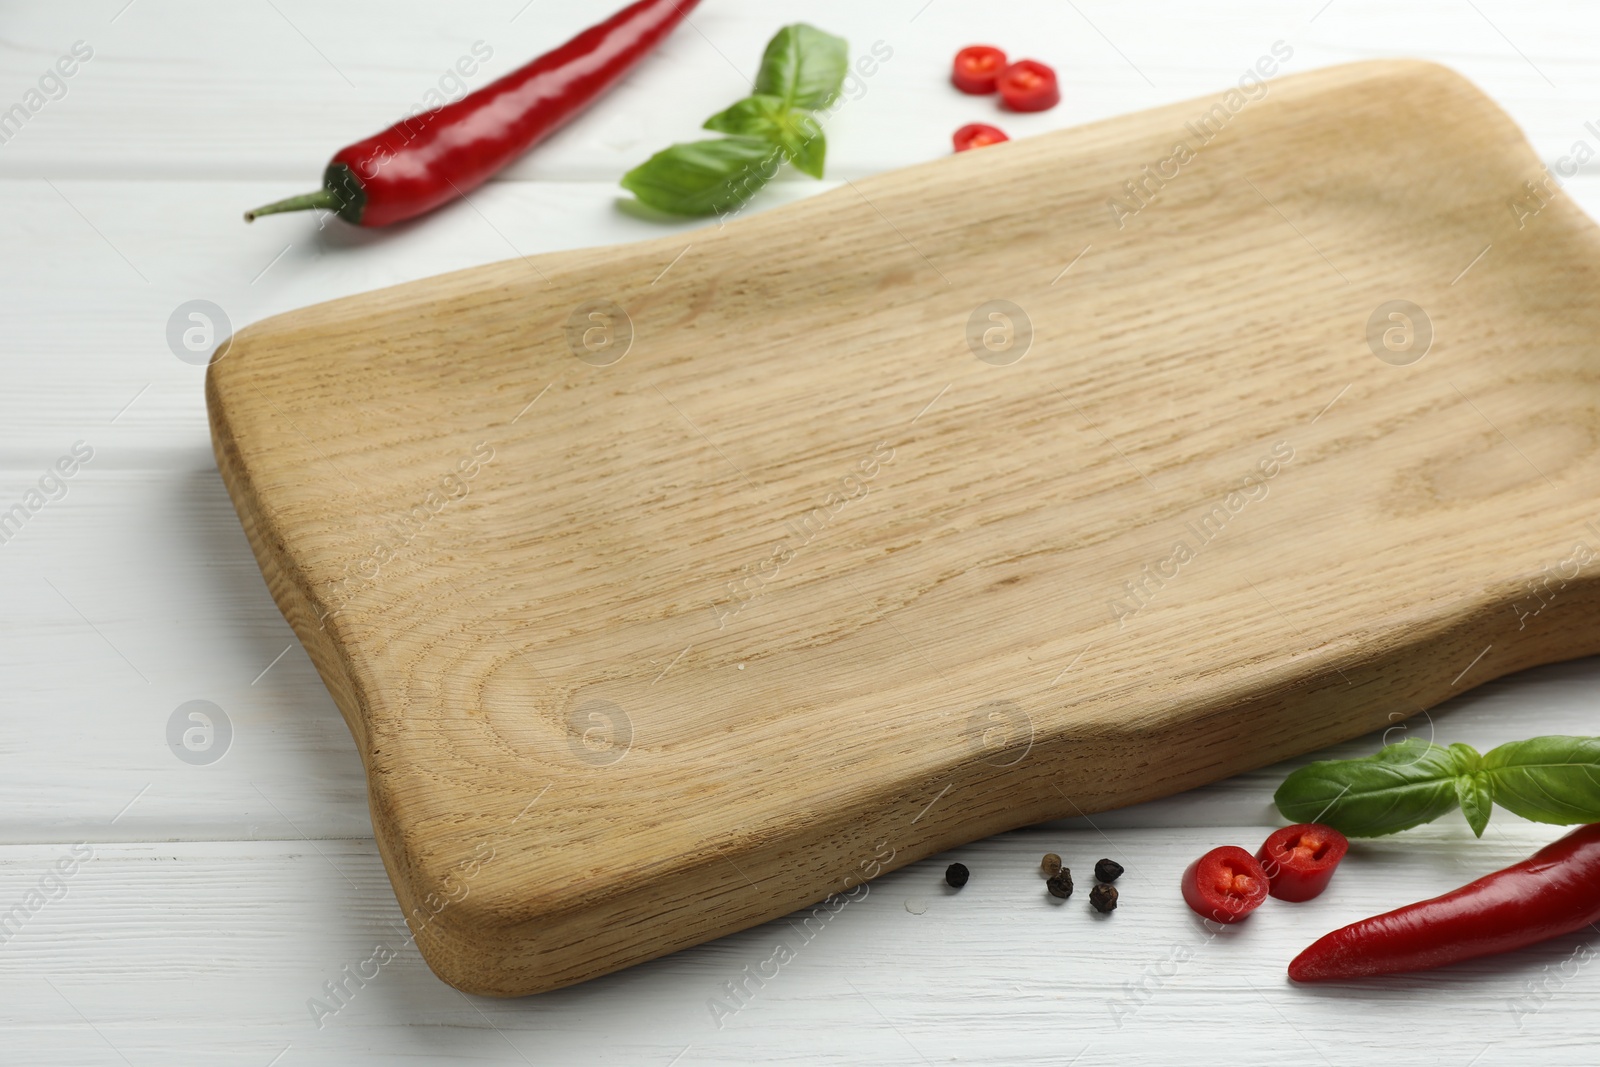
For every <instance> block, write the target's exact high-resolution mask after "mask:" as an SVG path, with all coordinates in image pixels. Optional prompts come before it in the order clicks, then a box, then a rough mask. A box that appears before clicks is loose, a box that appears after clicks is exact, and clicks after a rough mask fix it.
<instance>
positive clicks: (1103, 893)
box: [1089, 883, 1117, 915]
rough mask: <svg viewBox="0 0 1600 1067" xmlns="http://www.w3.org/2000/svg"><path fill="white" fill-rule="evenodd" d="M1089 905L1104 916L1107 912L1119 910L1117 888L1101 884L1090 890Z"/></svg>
mask: <svg viewBox="0 0 1600 1067" xmlns="http://www.w3.org/2000/svg"><path fill="white" fill-rule="evenodd" d="M1089 903H1090V904H1091V905H1093V907H1094V910H1095V911H1098V912H1100V913H1101V914H1102V915H1104V914H1105V913H1106V912H1111V911H1116V910H1117V887H1116V886H1114V885H1105V884H1103V883H1102V884H1100V885H1097V886H1095V887H1094V888H1093V889H1091V890H1089Z"/></svg>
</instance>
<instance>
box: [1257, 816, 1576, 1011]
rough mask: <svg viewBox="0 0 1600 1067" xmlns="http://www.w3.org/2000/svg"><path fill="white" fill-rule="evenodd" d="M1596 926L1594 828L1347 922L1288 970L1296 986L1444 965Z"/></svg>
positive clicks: (1315, 945)
mask: <svg viewBox="0 0 1600 1067" xmlns="http://www.w3.org/2000/svg"><path fill="white" fill-rule="evenodd" d="M1597 922H1600V823H1591V824H1589V825H1588V826H1580V827H1578V828H1577V829H1576V830H1574V831H1572V832H1571V833H1570V834H1567V835H1566V836H1565V837H1563V838H1560V839H1558V840H1556V841H1554V842H1552V843H1551V844H1548V845H1546V846H1545V847H1544V848H1541V849H1540V850H1539V851H1538V852H1535V853H1534V854H1533V855H1532V856H1530V857H1529V858H1528V859H1525V860H1523V861H1522V862H1521V863H1517V864H1513V865H1512V866H1510V867H1507V868H1505V869H1504V870H1500V871H1496V872H1494V873H1493V874H1488V875H1485V876H1484V877H1482V878H1479V879H1478V880H1477V881H1475V882H1471V883H1468V884H1467V885H1464V886H1462V887H1461V888H1460V889H1457V890H1453V891H1452V892H1449V893H1446V894H1444V895H1443V896H1439V897H1434V898H1433V899H1432V900H1424V901H1421V902H1420V903H1417V904H1408V905H1406V906H1405V907H1403V908H1397V909H1395V910H1394V911H1390V912H1385V913H1384V914H1382V915H1375V916H1373V917H1372V918H1370V919H1362V920H1361V921H1360V922H1357V923H1351V924H1350V925H1349V926H1346V927H1344V928H1343V929H1339V930H1335V931H1334V932H1333V933H1331V934H1328V935H1326V936H1325V937H1323V938H1321V939H1319V940H1318V941H1317V942H1316V943H1315V944H1313V945H1312V946H1311V947H1310V948H1308V949H1306V950H1305V951H1304V952H1302V953H1300V955H1298V956H1296V957H1295V958H1294V962H1292V963H1290V964H1289V977H1290V978H1292V979H1294V980H1295V981H1296V982H1328V981H1334V980H1337V979H1341V978H1363V977H1366V976H1368V975H1375V974H1397V973H1400V972H1404V971H1421V970H1426V969H1427V968H1430V967H1442V966H1444V965H1445V964H1449V963H1458V962H1460V961H1461V960H1470V959H1476V958H1477V957H1479V956H1489V955H1493V954H1494V953H1498V952H1510V951H1512V950H1513V949H1519V948H1524V947H1526V946H1528V945H1533V944H1537V943H1538V942H1540V941H1544V940H1547V939H1549V938H1552V937H1560V936H1561V935H1563V934H1570V933H1574V932H1576V931H1578V930H1583V929H1585V928H1587V927H1589V926H1590V925H1591V924H1593V923H1597Z"/></svg>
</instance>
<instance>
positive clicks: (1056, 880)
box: [1044, 867, 1072, 900]
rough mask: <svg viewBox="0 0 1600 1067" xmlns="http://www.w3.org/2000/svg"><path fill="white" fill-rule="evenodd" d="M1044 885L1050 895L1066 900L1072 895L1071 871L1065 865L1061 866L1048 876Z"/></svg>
mask: <svg viewBox="0 0 1600 1067" xmlns="http://www.w3.org/2000/svg"><path fill="white" fill-rule="evenodd" d="M1044 887H1045V888H1046V889H1048V890H1050V895H1051V896H1053V897H1056V898H1057V899H1059V900H1066V899H1067V898H1068V897H1070V896H1071V895H1072V871H1070V870H1068V869H1067V868H1066V867H1063V868H1061V870H1059V871H1057V872H1056V873H1055V874H1053V875H1051V876H1050V880H1049V881H1048V882H1046V883H1045V884H1044Z"/></svg>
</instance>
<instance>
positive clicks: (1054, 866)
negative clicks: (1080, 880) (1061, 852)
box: [1039, 852, 1061, 878]
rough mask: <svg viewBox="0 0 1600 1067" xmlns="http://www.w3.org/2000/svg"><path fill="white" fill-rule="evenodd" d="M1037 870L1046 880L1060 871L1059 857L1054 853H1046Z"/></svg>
mask: <svg viewBox="0 0 1600 1067" xmlns="http://www.w3.org/2000/svg"><path fill="white" fill-rule="evenodd" d="M1039 869H1040V870H1041V871H1043V872H1044V874H1045V877H1046V878H1049V877H1051V876H1053V875H1054V874H1055V873H1056V872H1057V871H1059V870H1060V869H1061V857H1060V856H1058V855H1056V854H1055V853H1054V852H1046V853H1045V854H1044V859H1042V860H1040V861H1039Z"/></svg>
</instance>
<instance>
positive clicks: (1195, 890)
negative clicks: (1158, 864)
mask: <svg viewBox="0 0 1600 1067" xmlns="http://www.w3.org/2000/svg"><path fill="white" fill-rule="evenodd" d="M1183 899H1184V902H1185V903H1187V904H1188V905H1189V907H1190V908H1192V909H1194V911H1195V913H1196V914H1197V915H1201V916H1204V917H1205V918H1207V919H1214V920H1216V921H1217V922H1219V923H1236V922H1238V921H1239V920H1240V919H1243V918H1244V917H1245V916H1247V915H1249V914H1250V913H1251V912H1252V911H1255V910H1256V908H1258V907H1260V906H1261V902H1262V901H1263V900H1266V899H1267V875H1266V872H1264V871H1263V870H1262V869H1261V864H1259V863H1257V862H1256V858H1255V857H1254V856H1252V855H1250V853H1248V852H1246V851H1245V850H1244V849H1242V848H1240V847H1239V846H1237V845H1223V846H1222V847H1220V848H1214V849H1212V850H1211V851H1210V852H1207V853H1206V854H1205V855H1204V856H1201V857H1200V858H1199V859H1197V860H1195V861H1194V862H1193V863H1191V864H1189V869H1188V870H1186V871H1184V872H1183Z"/></svg>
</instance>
